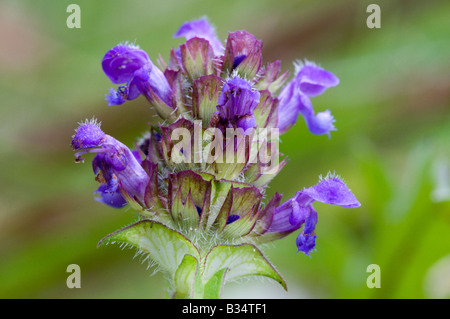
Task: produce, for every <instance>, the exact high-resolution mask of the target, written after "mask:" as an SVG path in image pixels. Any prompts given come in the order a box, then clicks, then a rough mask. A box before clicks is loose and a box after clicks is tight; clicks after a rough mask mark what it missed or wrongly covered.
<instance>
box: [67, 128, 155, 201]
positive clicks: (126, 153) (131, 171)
mask: <svg viewBox="0 0 450 319" xmlns="http://www.w3.org/2000/svg"><path fill="white" fill-rule="evenodd" d="M72 148H73V150H74V151H78V152H77V153H76V154H75V156H76V160H77V161H83V158H81V155H82V154H85V153H97V154H96V156H95V157H94V159H93V162H92V167H93V169H94V173H95V174H98V176H97V180H98V181H99V182H101V183H102V185H100V187H99V188H98V189H97V191H95V193H97V194H99V195H100V197H99V198H98V200H99V201H101V202H103V203H106V204H108V205H110V206H113V207H122V206H123V204H124V200H123V198H122V200H121V199H120V196H119V195H120V194H122V193H123V192H125V194H127V195H129V196H130V197H131V198H134V199H136V200H138V201H140V202H143V199H144V194H145V188H146V186H147V184H148V181H149V177H148V175H147V173H146V172H145V170H144V169H143V168H142V166H141V164H140V160H138V159H137V158H138V157H137V155H136V154H134V153H133V152H132V151H130V149H128V147H126V146H125V145H124V144H122V143H121V142H119V141H118V140H116V139H114V138H113V137H111V136H109V135H107V134H105V133H104V132H103V131H102V130H101V129H100V125H99V124H98V123H97V122H96V121H94V120H91V121H89V122H88V121H86V122H84V123H81V124H80V126H79V127H78V128H77V129H76V133H75V135H74V136H73V138H72Z"/></svg>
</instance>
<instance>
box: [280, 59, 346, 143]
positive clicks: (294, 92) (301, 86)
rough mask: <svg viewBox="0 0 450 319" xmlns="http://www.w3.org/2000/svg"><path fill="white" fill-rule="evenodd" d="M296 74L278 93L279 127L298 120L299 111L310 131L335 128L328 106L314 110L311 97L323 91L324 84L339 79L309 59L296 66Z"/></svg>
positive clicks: (326, 86)
mask: <svg viewBox="0 0 450 319" xmlns="http://www.w3.org/2000/svg"><path fill="white" fill-rule="evenodd" d="M298 68H299V70H298V72H297V75H296V76H295V77H294V78H293V79H292V80H291V81H290V82H289V83H288V84H287V85H286V86H285V87H284V88H283V90H282V91H281V93H280V96H279V100H280V105H279V109H278V112H279V113H278V120H279V122H278V127H279V128H280V130H281V131H286V130H287V129H289V128H290V127H291V126H292V125H293V124H295V122H296V121H297V117H298V115H299V114H301V115H302V116H303V117H304V119H305V122H306V125H307V126H308V129H309V130H310V132H311V133H313V134H317V135H320V134H328V135H330V131H334V130H336V128H335V127H334V125H333V123H334V118H333V116H332V115H331V112H330V111H329V110H326V111H324V112H320V113H317V114H314V110H313V108H312V103H311V100H310V97H314V96H317V95H320V94H322V93H323V92H324V91H325V90H326V89H327V88H329V87H332V86H336V85H338V84H339V79H338V78H337V77H336V76H335V75H334V74H332V73H331V72H328V71H326V70H324V69H322V68H320V67H318V66H316V65H314V64H312V63H306V64H304V65H302V66H298Z"/></svg>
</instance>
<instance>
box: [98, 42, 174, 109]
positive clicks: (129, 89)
mask: <svg viewBox="0 0 450 319" xmlns="http://www.w3.org/2000/svg"><path fill="white" fill-rule="evenodd" d="M102 68H103V71H104V72H105V74H106V75H107V76H108V78H109V79H110V80H111V82H112V83H114V84H122V85H121V86H119V88H118V89H117V91H116V90H114V89H110V90H109V94H106V95H105V97H106V100H107V101H108V103H109V105H120V104H123V103H124V102H125V101H127V100H134V99H136V98H137V97H138V96H139V95H141V94H144V95H145V96H146V97H149V96H150V90H152V91H153V92H154V94H156V96H158V97H159V98H160V99H161V100H163V101H164V103H166V104H168V105H171V95H172V88H171V87H170V85H169V83H168V82H167V80H166V78H165V77H164V74H163V73H162V72H161V70H159V69H158V68H157V67H156V66H154V65H153V63H152V61H151V60H150V58H149V57H148V54H147V53H146V52H145V51H144V50H141V49H140V48H139V47H137V46H134V45H129V44H119V45H117V46H115V47H114V48H112V49H111V50H109V51H108V52H106V54H105V56H104V57H103V60H102Z"/></svg>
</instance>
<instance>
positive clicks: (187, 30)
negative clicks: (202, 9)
mask: <svg viewBox="0 0 450 319" xmlns="http://www.w3.org/2000/svg"><path fill="white" fill-rule="evenodd" d="M173 37H174V38H178V37H185V38H186V41H189V40H190V39H192V38H202V39H205V40H207V41H208V42H209V44H210V45H211V47H212V48H213V50H214V54H215V55H216V56H219V55H221V54H222V53H223V50H224V47H223V44H222V42H221V41H220V40H219V39H218V38H217V36H216V32H215V31H214V28H213V27H212V26H211V25H210V24H209V22H208V20H207V19H205V18H202V19H199V20H193V21H188V22H185V23H184V24H182V25H181V26H180V28H179V29H178V31H177V32H176V33H175V34H174V35H173Z"/></svg>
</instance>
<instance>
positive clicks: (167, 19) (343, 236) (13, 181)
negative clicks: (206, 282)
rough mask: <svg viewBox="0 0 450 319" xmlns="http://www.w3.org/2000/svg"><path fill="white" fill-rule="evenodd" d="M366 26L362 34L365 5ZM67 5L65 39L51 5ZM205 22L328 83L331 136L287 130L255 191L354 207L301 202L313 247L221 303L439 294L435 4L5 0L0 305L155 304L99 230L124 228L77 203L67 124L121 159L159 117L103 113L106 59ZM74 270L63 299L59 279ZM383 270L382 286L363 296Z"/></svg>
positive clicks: (446, 62) (442, 129)
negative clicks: (88, 124) (109, 139)
mask: <svg viewBox="0 0 450 319" xmlns="http://www.w3.org/2000/svg"><path fill="white" fill-rule="evenodd" d="M372 2H373V3H377V4H379V5H380V7H381V28H380V29H369V28H368V27H367V26H366V19H367V17H368V15H369V14H368V13H366V8H367V5H368V4H369V3H372ZM70 3H77V4H78V5H80V7H81V28H80V29H69V28H67V26H66V19H67V17H68V15H69V13H67V12H66V8H67V6H68V5H69V4H70ZM204 15H206V16H208V17H209V19H210V21H211V22H212V23H213V24H214V25H215V26H216V29H217V33H218V35H219V37H220V38H221V39H225V38H226V37H227V34H228V32H229V31H235V30H239V29H246V30H247V31H249V32H251V33H253V34H255V35H256V36H257V38H259V39H261V40H263V43H264V47H263V57H264V60H265V62H270V61H273V60H275V59H280V60H281V61H282V65H283V68H284V69H289V70H291V71H293V69H294V67H293V64H292V62H293V61H294V60H295V59H305V58H306V59H308V60H312V61H316V62H317V63H319V64H320V65H321V66H322V67H324V68H326V69H327V70H330V71H332V72H333V73H334V74H336V75H337V76H338V77H339V78H340V80H341V84H340V85H339V86H338V87H336V88H332V89H330V90H328V91H327V92H326V93H325V94H323V95H322V96H320V97H317V98H314V99H313V104H314V107H315V110H316V111H323V110H325V109H328V108H329V109H330V110H331V111H332V113H333V115H334V116H335V118H336V120H337V121H336V123H335V124H336V126H337V128H338V131H336V132H333V133H332V138H331V139H328V138H327V136H314V135H312V134H310V133H309V132H308V130H307V129H306V126H305V124H304V122H303V120H302V119H301V118H299V121H298V123H297V125H295V127H294V128H293V129H291V130H290V131H289V132H288V133H286V134H285V135H283V136H282V143H281V144H280V146H281V151H282V152H283V153H284V154H286V155H287V156H288V157H289V158H290V162H289V163H288V165H287V166H286V167H285V168H284V169H283V171H282V172H281V173H280V174H279V175H278V176H277V177H276V179H275V180H274V181H273V182H272V183H271V185H270V189H269V190H268V193H269V195H270V194H273V193H274V192H275V191H278V192H281V193H284V196H285V197H284V199H287V198H289V197H291V196H293V195H294V193H295V192H296V191H297V190H300V189H302V188H303V187H309V186H312V185H314V184H316V183H317V181H318V176H319V175H320V174H323V175H326V174H327V172H328V171H335V172H336V173H337V174H339V175H341V176H342V177H343V178H344V180H345V181H346V182H347V184H348V186H349V187H350V188H351V189H352V191H353V192H354V194H355V195H356V196H357V198H358V199H359V200H360V202H361V203H362V207H360V208H358V209H345V208H341V207H334V206H330V205H325V204H320V203H316V204H315V208H316V210H317V211H318V212H319V223H318V225H317V228H316V232H317V235H318V240H317V246H316V248H317V251H315V252H313V253H312V258H309V257H307V256H305V255H303V254H302V253H296V246H295V237H296V234H292V235H290V236H288V237H286V238H284V239H282V240H280V241H278V242H275V243H273V244H270V245H268V246H267V247H266V249H265V253H266V255H267V256H268V258H269V259H270V260H271V261H272V262H273V264H274V265H275V266H276V267H277V268H278V270H279V271H280V272H281V274H282V275H283V276H284V278H285V280H286V282H287V283H288V287H289V291H288V292H285V291H284V290H283V289H282V288H281V287H280V286H278V285H277V284H276V283H273V282H270V281H269V280H264V281H258V280H257V281H249V282H244V283H232V284H228V285H226V286H225V290H224V297H225V298H448V297H450V202H449V199H450V189H449V187H450V186H449V185H450V181H449V179H450V177H449V176H450V171H449V170H450V163H449V161H450V154H449V145H450V19H449V17H450V2H449V1H361V0H341V1H317V0H306V1H289V0H278V1H273V0H247V1H235V0H228V1H204V0H187V1H182V0H165V1H158V2H156V1H138V0H132V1H115V0H114V1H88V0H77V1H49V0H40V1H31V0H29V1H5V0H2V1H1V2H0V43H1V45H0V46H1V49H0V74H1V77H0V101H1V107H0V131H1V134H0V164H1V169H0V297H1V298H161V297H163V289H162V285H163V280H162V276H161V275H160V274H156V275H154V276H152V273H153V270H154V269H147V265H146V264H145V263H144V264H143V263H141V262H140V260H139V258H136V259H133V256H134V251H132V250H123V251H122V250H121V249H120V248H119V247H118V246H114V245H109V246H105V247H100V248H97V247H96V244H97V242H98V241H99V240H100V239H101V238H102V237H103V236H105V235H106V234H108V233H110V232H112V231H114V230H116V229H118V228H121V227H122V226H124V225H126V224H129V223H131V222H132V221H134V220H135V219H136V216H135V214H134V213H133V212H132V211H129V210H127V209H122V210H115V209H112V208H109V207H106V206H104V205H101V204H100V203H97V202H96V201H94V200H93V194H92V192H93V191H94V190H95V189H96V188H97V183H96V182H95V180H94V175H93V173H92V170H91V165H90V158H89V159H88V160H87V161H86V164H84V165H83V164H75V163H74V156H73V152H72V150H71V148H70V139H71V136H72V134H73V130H74V129H75V128H76V126H77V122H79V121H83V120H84V119H86V118H91V117H92V116H96V117H97V118H98V119H99V120H101V121H102V123H103V124H102V128H103V129H104V131H105V132H107V133H108V134H110V135H113V136H114V137H116V138H117V139H119V140H121V141H122V142H124V143H125V144H127V145H129V146H132V145H133V144H134V140H135V138H136V137H137V136H140V135H141V134H142V133H143V132H144V131H145V130H146V129H147V122H150V121H153V122H155V121H157V118H156V117H154V113H152V110H151V109H150V108H149V107H148V106H147V105H146V103H145V101H144V100H143V99H140V98H139V99H137V100H135V101H132V102H128V103H126V104H125V105H124V106H120V107H110V108H108V107H107V103H106V101H105V100H104V94H105V93H106V92H107V89H108V88H109V87H111V86H112V85H111V83H110V82H109V80H108V79H107V77H106V76H105V75H104V74H103V72H102V70H101V66H100V61H101V59H102V57H103V55H104V53H105V52H106V51H107V50H108V49H109V48H111V47H113V46H114V45H116V44H117V43H119V42H121V41H125V40H128V41H136V43H138V44H139V45H140V46H141V48H143V49H144V50H146V51H147V52H148V53H149V55H150V57H151V59H152V60H153V61H154V62H156V60H157V58H158V55H159V54H161V56H162V57H163V59H165V60H166V61H167V60H168V57H169V50H170V48H172V47H176V46H177V45H178V44H180V43H181V41H182V40H181V39H173V38H172V35H173V33H175V31H176V30H177V29H178V27H179V25H181V24H182V23H183V22H184V21H187V20H192V19H196V18H199V17H201V16H204ZM69 264H78V265H79V266H80V267H81V288H80V289H69V288H67V286H66V278H67V276H68V275H69V274H68V273H67V272H66V267H67V266H68V265H69ZM370 264H377V265H379V266H380V269H381V288H373V289H370V288H368V287H367V285H366V280H367V277H368V276H369V275H370V273H368V272H367V267H368V265H370Z"/></svg>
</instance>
